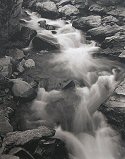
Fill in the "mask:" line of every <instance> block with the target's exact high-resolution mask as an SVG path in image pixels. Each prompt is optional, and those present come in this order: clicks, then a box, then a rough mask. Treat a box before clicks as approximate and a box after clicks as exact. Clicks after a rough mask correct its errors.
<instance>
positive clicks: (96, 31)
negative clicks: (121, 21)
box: [87, 25, 121, 41]
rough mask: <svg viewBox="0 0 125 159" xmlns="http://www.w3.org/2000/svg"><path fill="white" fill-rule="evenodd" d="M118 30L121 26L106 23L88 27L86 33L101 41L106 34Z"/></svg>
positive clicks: (109, 34)
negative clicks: (105, 24) (91, 27)
mask: <svg viewBox="0 0 125 159" xmlns="http://www.w3.org/2000/svg"><path fill="white" fill-rule="evenodd" d="M120 30H121V28H120V27H119V26H118V25H113V26H110V25H107V26H99V27H97V28H93V29H90V30H88V32H87V34H89V35H91V36H92V37H93V38H94V39H96V40H99V41H103V40H104V39H105V38H106V37H107V36H112V35H114V34H115V33H117V32H119V31H120Z"/></svg>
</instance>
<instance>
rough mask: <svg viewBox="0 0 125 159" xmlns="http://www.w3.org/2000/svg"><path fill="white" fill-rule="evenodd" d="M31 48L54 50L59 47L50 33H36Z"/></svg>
mask: <svg viewBox="0 0 125 159" xmlns="http://www.w3.org/2000/svg"><path fill="white" fill-rule="evenodd" d="M32 44H33V48H34V49H35V50H39V51H41V50H48V51H51V50H56V49H59V48H60V45H59V43H58V41H57V39H56V38H55V37H53V36H52V35H51V34H48V35H47V34H39V35H37V36H36V37H35V38H34V39H33V41H32Z"/></svg>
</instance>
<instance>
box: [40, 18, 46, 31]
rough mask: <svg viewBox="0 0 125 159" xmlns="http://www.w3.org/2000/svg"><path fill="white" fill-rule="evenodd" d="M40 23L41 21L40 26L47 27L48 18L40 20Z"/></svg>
mask: <svg viewBox="0 0 125 159" xmlns="http://www.w3.org/2000/svg"><path fill="white" fill-rule="evenodd" d="M38 23H39V26H40V27H41V28H44V29H46V20H41V21H39V22H38Z"/></svg>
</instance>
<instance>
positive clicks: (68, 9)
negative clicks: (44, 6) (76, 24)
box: [59, 4, 79, 17]
mask: <svg viewBox="0 0 125 159" xmlns="http://www.w3.org/2000/svg"><path fill="white" fill-rule="evenodd" d="M59 12H60V13H61V14H62V15H63V16H66V17H70V16H75V15H78V14H79V10H78V9H77V8H76V7H75V6H73V5H71V4H68V5H65V6H63V7H60V8H59Z"/></svg>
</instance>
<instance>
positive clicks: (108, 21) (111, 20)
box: [102, 15, 119, 25]
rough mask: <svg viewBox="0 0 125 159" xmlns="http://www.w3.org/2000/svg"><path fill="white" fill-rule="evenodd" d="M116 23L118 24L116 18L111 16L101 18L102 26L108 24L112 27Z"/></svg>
mask: <svg viewBox="0 0 125 159" xmlns="http://www.w3.org/2000/svg"><path fill="white" fill-rule="evenodd" d="M118 22H119V20H118V19H117V18H115V17H113V16H112V15H110V16H106V17H104V18H102V24H103V25H108V24H109V25H114V24H117V23H118Z"/></svg>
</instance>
